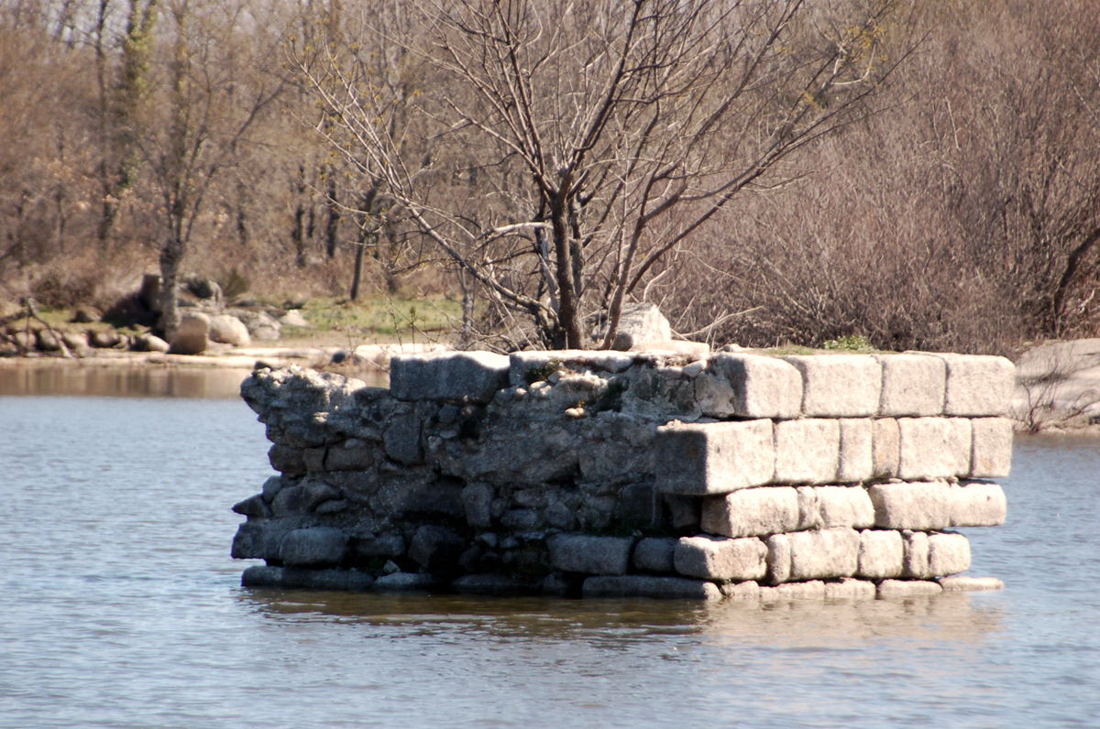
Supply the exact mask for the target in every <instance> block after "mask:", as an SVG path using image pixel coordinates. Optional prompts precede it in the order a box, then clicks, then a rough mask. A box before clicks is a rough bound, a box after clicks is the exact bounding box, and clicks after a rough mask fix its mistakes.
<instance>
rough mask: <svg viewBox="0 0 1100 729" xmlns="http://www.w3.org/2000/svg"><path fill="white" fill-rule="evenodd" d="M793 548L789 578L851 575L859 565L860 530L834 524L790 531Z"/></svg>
mask: <svg viewBox="0 0 1100 729" xmlns="http://www.w3.org/2000/svg"><path fill="white" fill-rule="evenodd" d="M787 539H788V540H789V542H790V548H791V568H790V580H791V581H798V580H814V579H821V578H830V577H849V576H852V575H854V574H855V573H856V570H857V569H858V567H859V543H860V539H859V532H857V531H856V530H854V529H847V528H843V527H841V528H834V529H822V530H820V531H808V532H794V533H791V534H788V535H787Z"/></svg>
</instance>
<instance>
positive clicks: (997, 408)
mask: <svg viewBox="0 0 1100 729" xmlns="http://www.w3.org/2000/svg"><path fill="white" fill-rule="evenodd" d="M937 356H938V357H940V358H942V359H943V361H944V362H945V363H946V364H947V395H946V398H945V401H944V412H945V413H946V414H947V415H969V416H973V417H982V416H999V415H1007V414H1008V409H1009V406H1010V405H1011V403H1012V392H1013V389H1014V388H1015V386H1016V367H1015V366H1014V365H1013V364H1012V362H1010V361H1009V360H1007V359H1005V358H1004V357H991V356H981V355H965V354H939V355H937Z"/></svg>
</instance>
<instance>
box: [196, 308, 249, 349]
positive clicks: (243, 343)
mask: <svg viewBox="0 0 1100 729" xmlns="http://www.w3.org/2000/svg"><path fill="white" fill-rule="evenodd" d="M207 336H209V337H210V341H212V342H221V343H223V344H231V345H233V346H234V347H247V346H248V345H250V344H252V337H251V336H250V335H249V333H248V327H246V326H245V325H244V322H242V321H241V320H240V319H238V318H237V317H235V316H231V315H229V314H218V315H216V316H212V317H210V333H209V334H208V335H207Z"/></svg>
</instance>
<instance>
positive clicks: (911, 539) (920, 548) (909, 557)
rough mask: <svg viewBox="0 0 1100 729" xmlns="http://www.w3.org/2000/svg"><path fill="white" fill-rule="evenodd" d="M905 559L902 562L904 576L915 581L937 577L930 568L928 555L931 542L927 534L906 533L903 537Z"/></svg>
mask: <svg viewBox="0 0 1100 729" xmlns="http://www.w3.org/2000/svg"><path fill="white" fill-rule="evenodd" d="M903 541H904V543H905V557H904V560H903V562H902V571H901V573H902V576H904V577H909V578H914V579H918V580H921V579H927V578H929V577H935V575H933V574H932V571H931V570H930V569H929V568H928V554H929V551H930V549H931V542H929V541H928V533H927V532H906V533H905V534H904V536H903Z"/></svg>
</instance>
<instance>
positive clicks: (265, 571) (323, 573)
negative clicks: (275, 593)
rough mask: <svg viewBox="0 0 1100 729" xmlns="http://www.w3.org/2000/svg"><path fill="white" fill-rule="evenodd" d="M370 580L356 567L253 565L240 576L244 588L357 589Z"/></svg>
mask: <svg viewBox="0 0 1100 729" xmlns="http://www.w3.org/2000/svg"><path fill="white" fill-rule="evenodd" d="M373 583H374V578H373V577H371V576H370V575H368V574H366V573H365V572H359V571H358V570H335V569H327V570H311V569H301V568H293V567H261V566H253V567H249V568H248V569H246V570H245V571H244V574H242V575H241V585H242V586H244V587H278V588H282V589H305V590H343V591H359V590H369V589H370V587H371V585H372V584H373Z"/></svg>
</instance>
